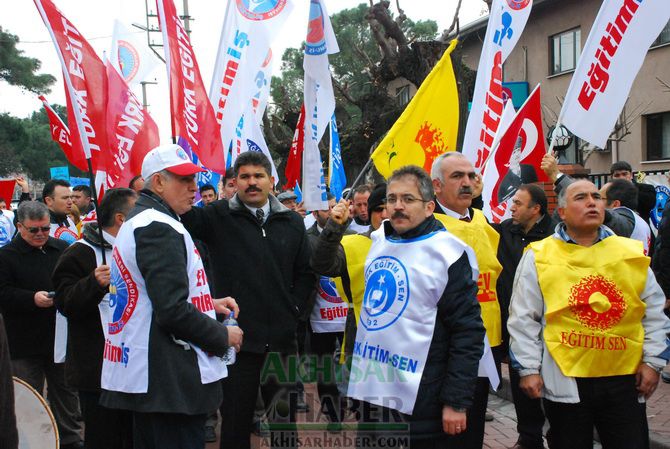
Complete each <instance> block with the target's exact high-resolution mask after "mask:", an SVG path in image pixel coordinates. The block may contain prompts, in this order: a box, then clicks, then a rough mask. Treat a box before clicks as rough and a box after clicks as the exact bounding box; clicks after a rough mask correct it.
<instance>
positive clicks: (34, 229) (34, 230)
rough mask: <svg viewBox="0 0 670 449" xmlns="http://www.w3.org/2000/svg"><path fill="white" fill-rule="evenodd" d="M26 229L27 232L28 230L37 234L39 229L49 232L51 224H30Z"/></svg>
mask: <svg viewBox="0 0 670 449" xmlns="http://www.w3.org/2000/svg"><path fill="white" fill-rule="evenodd" d="M24 227H25V226H24ZM26 229H27V230H28V232H30V233H31V234H37V233H38V232H40V231H42V232H49V231H50V230H51V226H35V227H32V226H31V227H29V228H27V227H26Z"/></svg>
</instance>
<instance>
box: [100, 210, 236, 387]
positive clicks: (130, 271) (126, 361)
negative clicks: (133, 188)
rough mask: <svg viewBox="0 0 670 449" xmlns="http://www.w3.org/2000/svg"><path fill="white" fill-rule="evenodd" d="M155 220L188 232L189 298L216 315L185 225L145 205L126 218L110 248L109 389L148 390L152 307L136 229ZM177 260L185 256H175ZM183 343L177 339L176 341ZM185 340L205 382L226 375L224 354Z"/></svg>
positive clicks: (105, 365)
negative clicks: (138, 255) (139, 263)
mask: <svg viewBox="0 0 670 449" xmlns="http://www.w3.org/2000/svg"><path fill="white" fill-rule="evenodd" d="M155 221H158V222H161V223H165V224H168V225H170V226H171V227H172V228H174V230H175V231H177V232H178V233H180V234H181V235H182V236H183V237H184V245H185V247H186V254H187V261H186V271H187V274H188V279H189V298H188V299H187V300H188V301H189V302H190V303H191V304H193V305H194V306H195V307H196V308H197V309H198V310H200V311H201V312H202V313H204V314H206V315H207V316H209V317H210V318H212V319H216V314H215V312H214V303H213V302H212V297H211V295H210V292H209V285H208V284H207V277H206V276H205V275H204V272H205V271H204V268H203V265H202V260H201V259H200V254H199V253H198V251H197V249H196V247H195V245H194V244H193V240H192V239H191V236H190V235H189V234H188V232H187V231H186V229H185V228H184V226H183V225H182V224H181V223H180V222H179V221H177V220H175V219H173V218H172V217H170V216H168V215H166V214H164V213H161V212H158V211H156V210H154V209H147V210H145V211H143V212H141V213H140V214H138V215H136V216H134V217H133V218H131V219H130V220H128V221H126V222H125V223H124V224H123V225H122V226H121V229H120V230H119V233H118V235H117V236H116V242H115V245H114V249H113V251H112V260H111V269H112V274H111V276H112V279H111V285H110V296H109V310H108V312H107V314H106V315H107V318H106V319H105V322H103V326H105V327H106V328H107V329H106V330H105V336H106V338H105V349H104V353H103V362H102V379H101V387H102V388H103V389H105V390H110V391H120V392H124V393H146V392H147V390H148V387H149V331H150V329H151V321H152V319H153V317H152V315H153V307H152V304H151V300H150V299H149V296H148V294H147V288H146V284H145V281H144V278H143V277H142V274H141V273H140V271H139V268H138V266H137V259H136V243H135V230H136V229H139V228H143V227H145V226H148V225H149V224H151V223H152V222H155ZM174 263H181V261H177V260H176V261H174ZM180 342H181V341H180V340H175V344H179V343H180ZM183 343H184V344H185V345H186V346H187V349H190V350H193V351H195V352H196V354H197V359H198V367H199V369H200V380H201V382H202V383H203V384H209V383H212V382H216V381H218V380H220V379H222V378H224V377H226V376H227V374H228V372H227V369H226V365H225V364H224V363H223V361H222V359H221V357H217V356H209V355H207V354H206V353H205V352H204V351H203V350H201V349H200V348H198V347H197V346H195V345H193V344H192V343H189V342H183ZM185 350H186V349H185ZM152 368H153V369H160V367H152Z"/></svg>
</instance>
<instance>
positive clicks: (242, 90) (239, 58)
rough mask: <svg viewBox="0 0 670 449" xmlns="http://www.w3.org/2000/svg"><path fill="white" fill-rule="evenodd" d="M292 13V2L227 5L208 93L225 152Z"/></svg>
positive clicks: (267, 0) (274, 0)
mask: <svg viewBox="0 0 670 449" xmlns="http://www.w3.org/2000/svg"><path fill="white" fill-rule="evenodd" d="M292 9H293V0H265V1H250V0H238V1H232V0H230V1H229V2H228V7H227V9H226V17H225V19H224V22H223V28H222V30H221V38H220V40H219V50H218V53H217V56H216V63H215V66H214V75H213V76H212V84H211V87H210V89H209V99H210V101H211V103H212V106H213V107H214V111H215V112H216V120H217V121H218V122H219V123H220V124H221V141H222V142H223V146H224V148H228V146H229V145H230V142H232V141H233V140H234V139H235V133H236V128H237V126H238V124H239V121H240V118H241V117H242V114H244V111H245V109H246V106H247V104H248V103H249V102H251V101H252V98H253V97H254V96H255V95H256V93H257V92H258V88H257V84H256V83H257V79H256V77H257V75H258V73H259V71H260V70H261V68H262V67H263V65H264V62H266V60H267V57H268V50H269V49H270V44H271V43H272V41H273V39H276V38H277V35H278V34H279V31H280V29H281V27H282V25H283V24H284V22H285V21H286V18H287V17H288V16H289V14H290V13H291V10H292ZM268 83H269V80H268Z"/></svg>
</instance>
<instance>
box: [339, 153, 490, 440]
mask: <svg viewBox="0 0 670 449" xmlns="http://www.w3.org/2000/svg"><path fill="white" fill-rule="evenodd" d="M433 195H434V192H433V186H432V183H431V179H430V177H429V176H428V174H427V173H426V172H425V171H423V170H422V169H421V168H419V167H416V166H406V167H403V168H400V169H399V170H396V171H395V172H394V173H393V175H392V176H391V177H390V178H389V180H388V187H387V191H386V208H387V213H388V216H389V217H390V220H388V221H384V222H383V223H382V226H381V227H380V228H379V229H378V230H376V231H375V232H373V233H372V235H371V237H372V246H371V248H370V251H369V253H368V256H367V259H366V262H365V293H364V296H363V305H362V307H361V311H360V317H359V324H358V330H357V334H356V342H355V344H354V350H353V358H352V366H351V376H350V379H349V390H348V395H349V396H350V397H352V398H354V399H357V400H360V401H361V402H362V408H363V410H362V417H363V423H362V424H377V425H378V427H377V429H378V430H380V432H376V433H373V434H372V437H373V438H374V439H375V440H376V441H377V443H378V445H377V446H378V447H381V446H383V445H384V444H385V443H386V442H384V441H381V440H382V439H384V438H385V437H388V436H389V435H392V433H389V432H384V431H383V430H384V429H385V426H388V425H392V426H396V427H395V428H397V426H399V425H402V424H403V423H404V424H406V425H407V426H408V429H406V430H408V431H409V447H412V448H413V449H416V448H424V447H425V448H428V447H430V448H432V447H443V446H444V445H446V444H449V439H450V438H453V437H452V436H453V435H458V434H460V433H462V432H464V431H465V430H466V412H467V410H468V409H469V408H470V407H471V406H472V399H473V395H474V391H475V385H476V382H477V370H478V365H479V359H480V358H481V356H482V353H483V348H484V343H483V342H484V326H483V323H482V319H481V313H480V307H479V303H478V302H477V283H476V279H477V276H478V269H477V262H476V259H475V256H474V253H473V252H472V250H471V249H470V248H469V247H468V246H467V245H465V244H464V243H463V242H462V241H461V240H459V239H458V238H456V237H454V236H453V235H452V234H451V233H449V232H447V231H446V229H445V228H444V226H443V225H442V224H441V223H440V222H439V221H437V220H436V219H435V218H434V216H433V210H434V209H435V202H434V201H433ZM402 432H403V431H402V430H399V431H398V433H396V434H394V436H396V437H400V436H401V435H402ZM405 437H407V434H405Z"/></svg>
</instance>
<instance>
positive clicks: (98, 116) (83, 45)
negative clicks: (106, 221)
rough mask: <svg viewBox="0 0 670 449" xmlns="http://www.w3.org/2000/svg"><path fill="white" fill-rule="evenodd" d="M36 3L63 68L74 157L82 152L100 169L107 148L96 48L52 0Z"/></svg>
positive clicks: (103, 86)
mask: <svg viewBox="0 0 670 449" xmlns="http://www.w3.org/2000/svg"><path fill="white" fill-rule="evenodd" d="M34 2H35V6H36V7H37V9H38V11H39V13H40V15H41V16H42V20H43V21H44V24H45V25H46V27H47V30H48V31H49V34H50V35H51V39H52V40H53V43H54V46H55V47H56V53H57V54H58V59H59V60H60V63H61V67H62V69H63V77H64V78H65V87H66V89H65V91H66V99H67V108H68V123H69V124H70V127H71V128H72V132H71V134H70V141H71V143H72V150H73V154H77V152H79V151H83V154H84V155H85V157H86V158H87V159H89V158H90V159H91V161H92V164H93V167H94V168H97V166H98V160H99V159H101V158H102V157H103V155H102V153H103V152H104V151H106V147H107V136H106V135H105V103H106V97H105V96H106V93H107V88H106V81H107V80H106V75H105V66H104V65H103V63H102V61H101V60H100V58H99V57H98V55H97V54H96V53H95V51H94V50H93V47H91V45H90V44H89V43H88V42H87V41H86V39H84V37H83V36H82V35H81V34H80V33H79V31H78V30H77V28H75V26H74V25H73V24H72V22H70V21H69V20H68V19H67V18H66V17H65V16H64V15H63V14H62V13H61V12H60V11H59V10H58V8H56V6H55V5H54V4H53V2H52V1H51V0H34Z"/></svg>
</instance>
